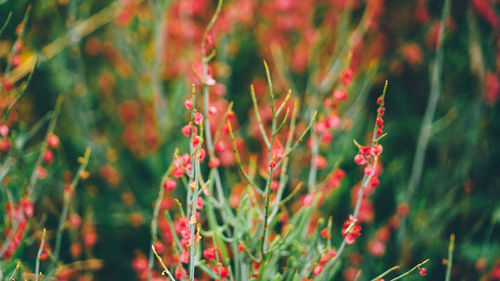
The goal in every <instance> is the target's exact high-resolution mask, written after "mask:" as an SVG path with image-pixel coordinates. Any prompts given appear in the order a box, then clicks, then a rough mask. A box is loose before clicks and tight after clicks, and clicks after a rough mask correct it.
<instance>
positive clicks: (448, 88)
mask: <svg viewBox="0 0 500 281" xmlns="http://www.w3.org/2000/svg"><path fill="white" fill-rule="evenodd" d="M444 2H445V1H435V0H414V1H389V0H385V1H384V0H368V1H359V0H319V1H312V0H302V1H299V0H260V1H257V0H227V1H224V4H223V6H222V11H221V14H220V17H219V19H218V21H217V22H216V24H215V26H214V29H213V30H212V31H211V33H210V34H209V36H208V39H207V42H206V44H207V45H208V46H209V49H210V50H213V49H215V50H216V53H215V57H214V60H213V62H211V64H210V66H211V72H212V73H211V74H212V76H213V77H214V79H215V81H216V84H215V85H214V86H213V87H211V96H212V100H213V102H214V104H215V105H216V107H217V109H218V110H219V112H223V111H224V110H225V109H226V108H227V106H228V102H230V101H234V106H233V111H234V113H235V118H236V119H235V120H237V123H238V127H239V132H240V133H239V134H240V136H241V141H242V146H243V147H245V151H246V154H248V155H252V154H256V155H259V153H260V152H259V151H260V149H261V148H260V143H259V140H258V129H257V130H256V127H255V117H254V114H253V111H252V110H253V109H252V103H251V98H250V95H249V86H250V84H252V83H253V84H254V85H255V88H256V92H257V95H258V97H259V102H261V101H262V102H265V100H266V98H265V96H264V92H265V87H266V84H265V71H264V68H263V65H262V60H263V59H265V60H267V61H268V63H269V65H270V68H271V72H272V76H273V78H274V82H275V91H276V92H279V93H286V91H287V90H288V89H292V92H293V94H294V96H296V97H299V98H300V100H301V101H302V103H303V104H304V105H308V106H309V107H307V106H305V107H304V108H305V109H304V111H303V112H302V114H303V115H304V116H306V115H307V114H310V111H308V108H313V107H314V99H311V98H310V96H311V95H313V94H314V93H320V94H326V95H330V94H331V92H332V91H333V89H334V88H337V87H338V84H340V83H336V82H332V83H331V85H329V87H322V85H319V84H320V83H319V82H318V81H320V79H319V78H320V77H322V76H324V75H325V72H326V71H325V69H329V68H328V67H329V65H330V63H331V62H332V58H335V57H341V58H346V59H344V60H342V63H341V65H339V66H338V67H339V69H340V68H341V70H342V71H343V70H344V69H349V70H350V71H351V72H352V73H351V74H352V76H353V77H354V78H353V79H354V81H355V82H353V85H352V86H350V87H349V88H348V93H349V96H348V98H347V102H348V103H349V104H350V105H353V106H352V107H349V108H350V110H349V112H347V113H345V114H346V115H345V116H346V117H345V118H342V122H343V123H342V124H343V125H342V126H343V127H344V128H345V130H343V131H342V133H340V134H338V135H335V136H333V141H331V144H330V146H329V147H326V148H325V147H324V148H323V150H322V151H323V156H324V157H325V159H326V160H327V161H328V162H334V161H335V160H336V159H337V158H338V157H339V156H340V155H342V156H343V158H344V160H343V161H342V163H341V164H340V167H341V168H342V169H343V170H344V171H345V173H346V176H345V179H344V180H343V181H342V183H341V184H340V186H339V187H338V188H337V191H336V192H335V193H334V194H333V195H332V196H331V197H330V198H329V199H328V204H325V205H324V206H323V208H322V209H321V212H322V213H323V214H324V215H326V216H332V217H333V221H334V222H336V224H337V225H338V227H337V230H338V228H339V227H340V225H341V223H342V222H343V219H344V218H345V217H347V216H348V214H349V208H350V207H351V200H350V198H351V196H352V194H351V191H352V187H353V186H355V185H356V183H357V181H358V180H359V177H360V171H359V170H358V169H357V168H356V165H355V164H354V162H353V161H352V159H353V156H354V155H355V153H356V148H355V146H354V145H353V144H352V139H354V138H356V139H358V140H364V139H365V138H366V137H367V135H368V133H369V132H370V130H371V128H373V127H372V126H373V122H374V120H375V110H376V103H375V101H376V99H377V97H378V96H379V95H380V92H381V90H382V88H383V85H384V81H385V80H388V81H389V86H388V93H387V97H386V108H387V113H386V116H385V119H384V121H385V128H384V130H385V131H386V132H388V135H387V136H386V137H385V138H384V139H383V141H382V143H383V145H384V153H383V157H382V160H381V161H382V164H383V167H384V171H383V173H382V174H381V176H380V185H379V187H377V189H376V191H375V192H374V194H373V195H372V196H371V197H370V204H369V206H367V207H366V208H368V210H367V211H366V212H365V214H366V216H367V217H366V218H365V219H364V224H363V225H364V228H363V234H362V236H361V237H360V238H359V239H360V240H359V241H360V242H358V243H356V245H354V246H353V247H352V248H350V249H349V251H348V253H347V255H346V261H345V262H344V263H343V264H342V269H341V270H340V271H339V274H338V275H337V276H336V280H342V279H344V280H353V278H354V277H355V275H356V270H357V269H359V268H362V269H363V273H364V274H366V276H365V277H366V278H368V276H375V275H376V274H377V273H379V272H382V271H384V270H385V269H387V268H389V267H391V266H393V265H401V266H402V267H409V266H411V265H413V264H415V262H416V261H420V260H423V259H426V258H429V259H430V262H429V263H428V264H427V270H428V275H427V276H426V277H420V276H410V277H408V280H412V278H413V279H414V280H416V279H419V278H428V279H429V280H444V274H445V270H446V265H444V264H443V259H445V258H446V257H447V254H448V242H449V237H450V235H451V234H452V233H454V234H455V235H456V241H455V252H454V264H453V270H452V279H453V280H500V254H499V253H500V239H499V237H500V233H499V231H500V229H499V221H500V204H499V202H500V201H499V199H500V169H499V168H498V159H500V148H499V145H500V105H499V101H498V99H499V97H500V96H499V95H500V76H499V74H500V72H499V71H500V22H499V20H500V17H499V15H500V1H497V0H452V1H450V2H451V3H450V11H449V13H446V14H445V20H444V23H445V24H444V26H445V27H444V39H443V41H442V42H441V43H442V45H441V47H440V48H437V47H438V46H439V42H438V33H439V28H440V26H442V25H441V22H442V21H441V17H442V14H443V6H444ZM216 5H217V3H216V1H211V0H182V1H176V0H157V1H153V0H151V1H147V0H146V1H139V0H120V1H109V0H45V1H25V0H3V1H0V24H3V23H4V22H5V21H6V20H7V18H8V17H9V13H12V14H11V17H10V18H9V21H8V23H7V25H6V27H5V30H4V31H3V33H2V34H1V37H0V60H1V64H0V66H1V69H2V73H3V74H2V79H3V80H2V83H3V84H4V89H3V90H2V94H1V97H0V103H1V107H2V112H3V113H2V120H3V122H4V123H6V124H9V127H10V133H9V134H10V135H9V136H7V137H5V136H4V137H2V140H1V142H2V143H1V145H0V146H1V149H0V150H2V151H1V152H0V157H1V159H2V160H1V161H2V164H1V165H2V167H5V165H6V164H7V162H6V161H7V159H8V157H10V156H12V157H14V158H15V159H16V161H17V162H16V164H15V165H13V167H12V168H10V170H8V171H6V175H4V174H2V179H3V184H2V185H1V186H0V189H3V190H2V192H0V194H1V195H0V203H1V204H2V208H4V207H3V206H5V205H6V204H7V202H8V198H7V197H8V193H7V192H6V191H5V190H9V192H10V194H12V196H13V197H14V198H21V197H22V196H23V194H24V193H25V190H24V187H25V186H26V183H27V181H28V180H27V179H29V177H30V175H31V172H32V170H33V167H34V163H35V161H36V157H37V156H38V154H37V152H38V151H39V150H40V141H41V140H43V138H44V136H45V130H46V125H47V122H46V120H47V116H49V115H48V114H51V112H52V110H53V109H54V108H55V106H56V101H57V100H58V98H60V97H63V99H62V104H61V109H60V113H59V118H58V119H57V124H56V126H55V129H54V133H55V134H56V135H57V136H58V137H59V139H60V146H59V147H58V148H57V149H54V151H53V153H54V161H53V162H52V163H50V164H44V166H46V172H47V176H46V178H45V179H44V180H39V181H37V184H36V191H35V194H36V196H35V198H36V199H35V201H34V208H35V218H33V220H34V221H33V222H32V224H31V226H30V228H29V229H28V230H27V233H28V234H26V237H25V238H26V241H25V242H23V243H22V245H21V248H22V250H20V251H17V252H16V255H15V256H14V257H9V258H7V257H2V258H0V265H1V266H2V270H3V271H4V274H7V272H9V270H10V269H11V268H12V267H13V266H14V265H15V261H16V260H22V261H23V267H24V268H25V269H23V270H25V271H33V268H34V261H35V256H36V251H37V250H38V242H37V239H36V238H33V237H37V236H36V235H35V233H39V232H40V229H41V228H42V225H43V226H44V227H46V228H47V230H48V237H49V240H48V241H53V240H52V239H53V236H54V230H55V229H56V228H57V225H58V220H59V217H60V214H61V209H62V202H63V200H62V196H63V188H64V186H65V184H66V183H67V182H68V181H69V180H71V178H72V175H71V173H74V172H75V171H76V170H77V169H78V166H79V163H78V161H77V159H78V157H79V156H81V155H82V154H83V152H84V150H85V148H86V147H87V146H89V147H91V148H92V156H91V158H90V162H89V164H88V167H87V170H88V172H89V175H90V176H89V177H88V178H86V179H85V180H84V181H81V182H80V183H79V184H78V186H77V188H76V190H75V196H74V199H73V202H72V205H71V208H70V214H74V215H76V217H71V216H70V218H73V219H75V220H76V222H75V224H76V226H75V227H74V228H71V229H70V230H69V231H68V232H66V233H65V234H64V235H63V237H62V246H61V249H62V250H61V254H60V260H61V261H62V262H63V263H71V262H74V261H77V260H89V259H98V260H102V261H103V263H102V265H99V266H96V268H92V266H89V268H84V269H82V270H81V272H80V273H79V276H80V277H79V278H87V279H95V280H137V279H139V278H140V276H139V275H140V274H138V271H140V270H139V269H140V267H141V266H142V265H141V262H143V257H144V256H145V255H146V253H147V252H148V250H149V247H150V242H151V237H150V230H149V229H150V221H151V214H152V209H153V202H154V200H155V198H156V196H157V192H158V188H159V187H160V180H161V176H162V174H163V173H164V171H165V169H166V167H168V165H169V163H170V161H171V159H172V158H171V157H172V156H171V155H172V154H173V152H174V150H175V148H177V147H183V146H185V142H186V141H185V138H184V136H183V135H182V134H181V133H180V130H181V128H182V127H183V126H184V125H185V123H186V122H185V121H186V120H187V119H186V116H187V115H186V114H187V113H186V111H185V110H184V105H183V102H184V99H185V98H186V97H188V96H189V95H190V93H191V83H197V81H198V80H197V77H196V72H197V71H199V68H200V60H201V41H202V37H203V32H204V30H205V26H206V25H207V23H208V21H209V20H210V17H211V15H212V14H213V12H214V10H215V7H216ZM28 7H30V8H28ZM27 11H28V12H27ZM23 18H25V22H24V25H23V28H21V27H20V23H22V22H23ZM17 38H22V46H16V42H19V41H16V40H17ZM437 49H438V50H437ZM439 50H441V51H439ZM440 52H441V54H442V57H441V58H440V57H439V53H440ZM35 58H36V60H35ZM35 61H36V67H34V71H33V75H32V77H31V78H30V81H29V84H27V88H26V90H25V92H24V94H23V96H22V97H21V99H20V100H19V102H18V104H17V105H16V107H15V108H14V110H13V112H11V115H9V116H5V114H6V108H7V105H8V104H9V102H11V100H12V97H13V96H15V93H18V92H19V91H16V89H21V88H23V87H24V86H25V82H26V81H27V79H28V76H29V73H31V71H32V69H33V66H34V65H35ZM341 73H344V74H345V72H341V71H340V70H337V74H338V75H341ZM6 84H7V85H6ZM10 88H13V90H10ZM431 93H434V94H436V95H437V100H436V103H435V105H436V107H435V111H434V112H432V109H431V108H432V107H433V105H432V104H433V102H430V104H431V105H429V99H430V96H431V95H432V94H431ZM346 111H347V110H346ZM429 111H431V112H430V113H429ZM426 112H427V113H426ZM426 114H430V119H429V120H428V121H430V122H429V129H428V130H427V132H429V135H428V137H427V138H426V137H422V124H423V123H425V121H424V120H425V118H424V116H425V115H426ZM307 116H308V115H307ZM306 119H307V118H306V117H304V120H306ZM40 120H42V121H40ZM43 120H45V121H43ZM39 122H42V123H39ZM37 124H41V126H42V129H40V130H39V131H36V132H34V133H33V134H31V135H30V134H29V132H30V131H29V130H30V128H34V127H36V126H37ZM424 131H425V129H424ZM256 132H257V133H256ZM27 135H29V139H27V140H26V145H25V147H22V148H20V147H19V146H16V144H18V143H19V139H20V138H22V137H26V136H27ZM8 138H10V139H11V140H10V142H11V143H10V146H11V147H9V144H6V142H8V140H7V139H8ZM16 140H17V142H16ZM419 142H421V144H420V145H421V146H422V147H420V148H418V145H417V143H419ZM226 146H227V147H226V148H225V149H224V148H221V150H220V151H219V157H220V159H221V166H222V171H223V174H224V173H226V174H228V173H231V172H233V173H234V172H235V171H236V168H235V165H234V157H233V155H232V154H231V153H232V149H231V148H230V144H229V145H226ZM330 151H332V152H330ZM419 154H420V155H421V156H422V155H423V156H424V158H423V159H422V160H423V162H422V163H421V165H420V163H419V161H418V160H417V161H416V160H415V158H416V157H417V158H418V156H417V155H419ZM420 166H421V167H422V170H421V173H419V172H418V170H419V167H420ZM2 171H3V170H2ZM230 177H231V176H228V178H230ZM233 177H234V176H233ZM304 178H305V177H304ZM412 178H413V181H416V183H415V182H412ZM68 179H69V180H68ZM228 182H229V181H228ZM226 192H227V194H226V195H227V196H230V195H231V187H228V188H227V190H226ZM169 196H170V197H169V198H183V196H184V195H183V191H182V190H181V189H177V190H176V191H175V192H174V193H173V194H170V195H169ZM346 198H347V200H346ZM166 202H167V203H168V204H169V206H166V208H171V207H175V203H173V202H172V200H170V201H168V200H167V201H166ZM2 212H4V211H2ZM2 214H3V217H2V218H0V230H1V231H2V233H4V234H3V235H0V237H1V238H0V243H1V244H3V242H4V241H5V240H6V239H7V235H6V234H5V233H6V230H7V228H8V224H7V222H8V219H7V217H6V215H5V214H4V213H2ZM78 219H79V220H80V221H78ZM42 266H44V263H42ZM4 278H5V276H4ZM79 280H80V279H79ZM83 280H85V279H83Z"/></svg>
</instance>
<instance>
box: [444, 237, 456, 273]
mask: <svg viewBox="0 0 500 281" xmlns="http://www.w3.org/2000/svg"><path fill="white" fill-rule="evenodd" d="M454 249H455V234H451V235H450V244H449V245H448V261H447V265H446V277H445V279H444V280H445V281H450V277H451V268H452V266H453V250H454Z"/></svg>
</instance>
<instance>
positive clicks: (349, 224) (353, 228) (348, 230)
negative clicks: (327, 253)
mask: <svg viewBox="0 0 500 281" xmlns="http://www.w3.org/2000/svg"><path fill="white" fill-rule="evenodd" d="M357 222H358V220H357V219H355V218H354V217H353V216H352V215H349V219H348V220H346V221H345V222H344V226H343V227H342V235H343V236H344V239H345V242H346V243H347V244H353V243H354V242H355V241H356V238H358V237H359V236H360V235H361V226H359V225H356V223H357Z"/></svg>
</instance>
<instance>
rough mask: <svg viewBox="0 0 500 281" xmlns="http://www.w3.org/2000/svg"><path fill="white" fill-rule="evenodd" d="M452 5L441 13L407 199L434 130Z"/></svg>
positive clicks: (413, 189)
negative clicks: (445, 39) (433, 124)
mask: <svg viewBox="0 0 500 281" xmlns="http://www.w3.org/2000/svg"><path fill="white" fill-rule="evenodd" d="M450 6H451V0H445V2H444V6H443V13H442V14H441V24H440V26H439V32H438V37H437V51H436V57H435V59H434V64H433V67H432V80H431V91H430V95H429V99H428V101H427V107H426V109H425V113H424V118H423V120H422V126H421V128H420V134H419V136H418V140H417V149H416V152H415V158H414V159H413V166H412V167H413V168H412V169H411V170H412V173H411V176H410V181H409V184H408V195H407V200H408V201H410V199H411V198H413V194H415V192H417V190H418V186H419V184H420V178H421V176H422V172H423V168H424V161H425V153H426V151H427V146H428V144H429V139H430V136H431V132H432V120H433V118H434V112H435V111H436V107H437V102H438V100H439V96H440V94H441V79H440V77H441V72H442V65H443V48H442V46H443V40H444V35H445V33H444V29H445V25H446V21H445V20H446V17H447V16H448V14H449V11H450Z"/></svg>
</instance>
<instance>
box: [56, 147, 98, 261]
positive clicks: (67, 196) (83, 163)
mask: <svg viewBox="0 0 500 281" xmlns="http://www.w3.org/2000/svg"><path fill="white" fill-rule="evenodd" d="M91 151H92V150H91V149H90V147H87V148H86V149H85V153H84V155H83V157H82V158H79V159H78V160H79V162H80V168H78V171H77V172H76V175H75V177H74V178H73V181H71V184H70V186H69V189H68V190H66V189H65V188H64V190H63V196H64V199H63V200H64V206H63V210H62V213H61V217H60V218H59V225H58V227H57V234H56V242H55V247H54V259H53V265H52V266H54V265H55V263H56V262H57V261H58V260H59V252H60V249H61V240H62V232H63V228H64V223H65V222H66V218H67V217H68V212H69V206H70V204H71V198H72V197H73V192H74V191H75V188H76V186H77V185H78V182H79V181H80V179H81V178H82V174H83V172H84V171H85V169H86V168H87V165H88V163H89V158H90V153H91Z"/></svg>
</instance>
